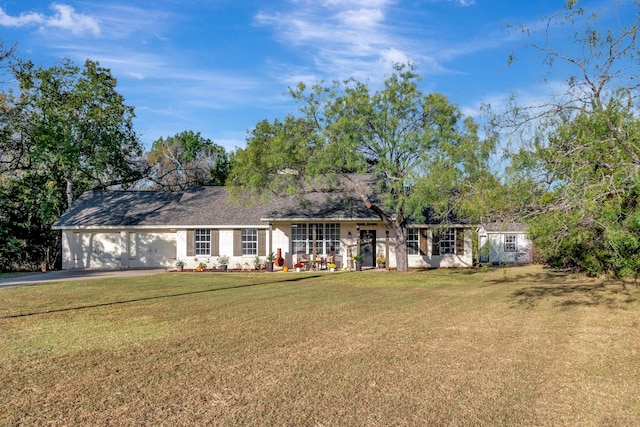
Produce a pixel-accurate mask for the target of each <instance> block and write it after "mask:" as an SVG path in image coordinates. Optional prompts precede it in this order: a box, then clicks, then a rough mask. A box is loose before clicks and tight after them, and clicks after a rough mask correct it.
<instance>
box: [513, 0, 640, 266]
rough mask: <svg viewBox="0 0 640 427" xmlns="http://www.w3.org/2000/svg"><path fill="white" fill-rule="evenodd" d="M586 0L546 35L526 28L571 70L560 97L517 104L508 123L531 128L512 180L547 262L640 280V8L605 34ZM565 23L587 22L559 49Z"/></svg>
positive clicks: (552, 62) (548, 58)
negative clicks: (639, 102)
mask: <svg viewBox="0 0 640 427" xmlns="http://www.w3.org/2000/svg"><path fill="white" fill-rule="evenodd" d="M577 3H578V2H576V1H567V2H566V5H565V6H566V10H565V12H564V14H559V15H556V16H554V17H551V18H550V19H549V25H548V26H547V32H546V33H545V37H544V40H541V41H539V42H537V43H536V41H535V40H534V39H533V34H534V33H530V32H528V31H527V32H526V33H527V34H528V35H529V36H531V37H532V42H531V45H532V46H533V47H534V48H536V49H538V50H539V51H540V52H541V53H542V54H543V55H544V61H545V63H546V64H548V65H549V66H550V67H556V66H557V65H556V64H558V63H564V65H569V66H570V67H569V68H568V70H569V74H567V75H565V76H564V78H565V89H564V90H563V93H562V94H558V95H559V96H558V97H557V98H556V99H557V100H558V102H554V103H549V104H545V105H529V106H514V107H513V108H512V109H511V110H510V111H509V116H508V118H507V120H505V121H503V122H502V123H503V124H505V123H508V124H509V126H510V127H511V128H512V129H514V128H515V129H518V130H520V131H522V130H528V131H529V132H526V131H525V132H524V133H523V134H524V135H526V136H527V137H528V140H526V139H525V140H523V141H520V143H521V144H522V145H521V146H520V149H519V150H518V151H517V152H516V153H515V155H514V156H512V158H511V160H512V163H511V168H510V169H509V170H508V171H507V172H508V177H509V179H508V180H507V181H506V182H507V185H506V187H507V188H508V189H509V190H508V192H509V193H510V194H519V195H520V197H519V199H518V202H517V203H513V204H512V208H513V211H515V212H516V213H517V214H519V215H521V216H522V217H524V218H525V219H526V220H527V221H528V222H529V223H530V225H531V227H530V231H531V237H532V238H533V240H534V243H535V244H536V247H537V248H538V250H539V252H540V255H541V260H542V261H545V262H548V263H549V264H551V265H554V266H558V267H564V268H572V269H579V270H583V271H586V272H587V273H588V274H590V275H593V276H596V275H601V274H610V275H612V276H614V277H618V278H620V277H637V276H638V274H639V273H640V262H639V261H640V257H639V256H638V254H640V228H639V227H638V219H639V218H638V215H639V214H638V206H639V201H640V200H639V197H638V195H639V194H640V191H639V184H640V177H639V175H638V171H639V168H640V148H639V147H640V132H639V131H640V121H639V119H638V117H637V106H636V105H635V100H636V99H637V98H638V96H639V95H640V94H639V93H638V84H637V83H636V77H637V76H636V72H635V68H636V67H633V66H630V64H637V61H638V59H639V58H638V45H637V32H638V27H637V25H636V21H635V20H634V19H633V16H635V15H637V12H638V10H639V9H638V8H639V7H640V6H638V5H637V4H635V5H633V6H630V7H632V8H634V9H635V13H632V14H630V13H628V12H629V11H624V13H621V14H620V17H621V19H620V20H619V21H618V22H617V25H619V27H617V28H612V29H605V30H602V31H601V30H600V27H599V26H598V24H597V21H598V14H597V13H595V12H594V13H588V11H587V10H585V9H582V8H578V7H576V5H577ZM625 22H629V25H628V26H625ZM564 25H571V26H572V28H577V30H576V31H575V32H573V35H572V37H573V42H574V44H573V45H572V46H569V47H568V48H566V49H565V48H563V49H562V50H556V49H555V48H554V47H553V46H552V45H551V44H549V43H548V41H549V40H551V39H552V37H551V36H550V34H549V33H550V32H551V31H556V30H557V29H558V28H562V26H564ZM564 70H565V69H563V71H564ZM554 71H555V70H554ZM558 77H559V75H558ZM514 126H515V127H514ZM514 200H515V199H514Z"/></svg>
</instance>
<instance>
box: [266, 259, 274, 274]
mask: <svg viewBox="0 0 640 427" xmlns="http://www.w3.org/2000/svg"><path fill="white" fill-rule="evenodd" d="M267 271H268V272H270V273H271V272H273V262H271V261H267Z"/></svg>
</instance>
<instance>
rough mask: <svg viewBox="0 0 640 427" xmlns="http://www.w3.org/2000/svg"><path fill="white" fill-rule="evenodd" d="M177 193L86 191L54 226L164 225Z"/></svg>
mask: <svg viewBox="0 0 640 427" xmlns="http://www.w3.org/2000/svg"><path fill="white" fill-rule="evenodd" d="M180 196H181V194H180V193H169V192H155V191H88V192H86V193H84V194H83V195H82V196H80V198H79V199H78V200H76V202H75V203H74V204H73V206H71V208H70V209H69V210H68V211H67V212H65V213H64V214H63V215H62V216H61V217H60V218H59V219H58V220H57V221H56V222H55V223H54V224H53V227H54V228H59V227H96V226H104V227H114V226H134V225H137V226H154V225H164V224H167V221H169V220H170V218H171V212H170V209H169V208H170V207H171V206H172V205H173V204H174V203H176V202H177V201H178V200H179V199H180Z"/></svg>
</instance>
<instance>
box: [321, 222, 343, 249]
mask: <svg viewBox="0 0 640 427" xmlns="http://www.w3.org/2000/svg"><path fill="white" fill-rule="evenodd" d="M325 233H326V240H325V252H324V255H329V253H331V252H332V251H335V253H339V252H340V224H325Z"/></svg>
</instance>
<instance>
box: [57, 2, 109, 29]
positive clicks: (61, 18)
mask: <svg viewBox="0 0 640 427" xmlns="http://www.w3.org/2000/svg"><path fill="white" fill-rule="evenodd" d="M51 8H52V9H53V10H55V11H56V12H57V13H56V14H55V15H54V16H52V17H49V18H47V20H46V21H45V25H46V26H47V27H52V28H61V29H63V30H69V31H71V32H72V33H73V34H76V35H80V34H83V33H85V32H89V33H92V34H93V35H94V36H99V35H100V25H99V24H98V21H96V20H95V19H94V18H91V17H90V16H87V15H83V14H81V13H76V11H75V10H74V9H73V7H71V6H68V5H65V4H53V5H51Z"/></svg>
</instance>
